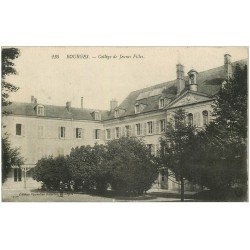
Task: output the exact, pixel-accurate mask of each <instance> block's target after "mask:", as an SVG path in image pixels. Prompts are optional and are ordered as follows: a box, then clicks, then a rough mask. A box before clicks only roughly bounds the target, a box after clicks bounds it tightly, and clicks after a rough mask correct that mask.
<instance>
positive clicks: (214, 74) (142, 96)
mask: <svg viewBox="0 0 250 250" xmlns="http://www.w3.org/2000/svg"><path fill="white" fill-rule="evenodd" d="M236 64H240V65H246V64H247V59H244V60H240V61H237V62H234V63H233V66H235V65H236ZM224 80H225V72H224V66H220V67H217V68H213V69H210V70H206V71H202V72H199V73H198V75H197V83H198V92H200V93H203V94H206V95H208V96H210V97H212V96H214V95H215V94H217V93H218V91H219V89H220V88H221V84H222V82H223V81H224ZM184 81H185V89H184V90H183V91H182V93H184V92H185V91H187V90H188V77H187V76H186V77H185V78H184ZM176 84H177V80H172V81H168V82H163V83H160V84H157V85H153V86H150V87H147V88H143V89H139V90H135V91H133V92H131V93H130V94H129V95H128V96H127V97H126V98H125V100H124V101H123V102H122V103H121V104H120V105H119V106H118V107H117V108H118V109H119V108H121V109H123V110H124V111H123V112H122V114H121V116H120V117H125V116H129V115H135V104H143V107H144V108H143V110H142V112H141V113H146V112H150V111H158V110H159V108H158V103H159V98H161V97H164V98H166V99H167V101H168V103H170V102H171V101H173V100H174V99H176V98H177V97H178V96H177V87H176ZM182 93H181V94H182ZM43 106H44V110H45V115H44V117H50V118H61V119H73V120H90V121H94V116H93V112H94V111H100V112H101V119H102V120H110V119H114V112H111V111H107V110H94V109H81V108H74V107H71V108H70V111H68V110H67V108H66V107H65V106H54V105H43ZM3 111H4V112H5V111H6V112H10V113H12V114H15V115H25V116H34V117H35V116H37V114H36V110H35V105H34V104H33V103H20V102H13V103H12V104H11V105H9V106H6V107H3Z"/></svg>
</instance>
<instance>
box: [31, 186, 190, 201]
mask: <svg viewBox="0 0 250 250" xmlns="http://www.w3.org/2000/svg"><path fill="white" fill-rule="evenodd" d="M31 192H33V193H47V194H56V195H59V192H58V191H44V190H41V189H33V190H31ZM63 194H64V195H73V194H83V195H89V196H92V197H102V198H110V199H114V200H115V201H156V199H158V198H164V199H168V198H169V199H177V200H169V202H178V201H180V198H181V197H180V194H179V193H167V192H152V193H145V194H143V195H126V194H125V195H124V194H119V193H117V192H114V191H112V190H107V191H106V192H105V193H103V194H100V193H98V192H97V191H95V190H94V191H91V192H90V191H78V192H69V191H65V192H63ZM185 199H188V200H187V201H190V199H191V200H192V199H193V195H191V194H185ZM166 201H167V200H166ZM192 201H193V200H192Z"/></svg>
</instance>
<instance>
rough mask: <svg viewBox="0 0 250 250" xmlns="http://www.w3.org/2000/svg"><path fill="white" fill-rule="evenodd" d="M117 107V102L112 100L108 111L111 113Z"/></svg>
mask: <svg viewBox="0 0 250 250" xmlns="http://www.w3.org/2000/svg"><path fill="white" fill-rule="evenodd" d="M117 106H118V102H117V101H116V99H112V100H111V101H110V111H113V110H114V109H115V108H116V107H117Z"/></svg>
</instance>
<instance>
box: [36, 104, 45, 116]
mask: <svg viewBox="0 0 250 250" xmlns="http://www.w3.org/2000/svg"><path fill="white" fill-rule="evenodd" d="M37 115H44V107H43V106H37Z"/></svg>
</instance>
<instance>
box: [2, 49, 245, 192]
mask: <svg viewBox="0 0 250 250" xmlns="http://www.w3.org/2000/svg"><path fill="white" fill-rule="evenodd" d="M236 63H238V64H241V65H244V64H246V63H247V60H241V61H238V62H234V63H232V62H231V56H230V55H228V54H226V55H225V56H224V65H222V66H221V67H218V68H214V69H210V70H207V71H203V72H197V71H196V70H194V69H191V70H190V71H189V72H188V73H187V75H185V72H184V66H183V65H181V64H178V65H177V66H176V79H175V80H173V81H169V82H164V83H161V84H157V85H154V86H151V87H148V88H144V89H140V90H136V91H133V92H131V93H130V94H129V95H128V96H127V98H125V100H124V101H123V102H122V103H121V104H120V105H118V103H117V101H116V100H111V101H110V110H106V111H103V110H90V109H85V108H83V99H81V108H74V107H71V103H70V102H67V103H66V105H65V106H64V107H62V106H52V105H43V104H41V103H39V102H37V100H36V98H34V97H33V96H32V97H31V102H30V103H12V104H11V105H9V106H7V107H6V108H5V111H6V112H7V113H8V115H5V116H3V131H4V132H6V133H7V134H8V135H9V139H10V141H11V145H12V146H15V147H20V152H21V155H22V156H23V157H24V159H25V164H24V165H23V166H22V167H21V170H20V169H18V168H13V171H12V172H11V173H10V175H9V177H8V179H7V181H6V182H5V183H4V185H5V186H6V187H9V188H13V187H31V186H32V187H33V186H35V185H37V183H36V182H35V181H34V180H32V178H31V177H30V176H29V170H30V169H31V168H32V167H34V166H35V164H36V162H37V161H38V160H39V159H40V158H41V157H43V156H48V155H54V156H58V155H67V154H69V153H70V150H71V149H72V148H74V147H77V146H81V145H94V144H95V143H100V144H104V143H106V142H107V141H109V140H113V139H118V138H120V137H122V136H127V137H134V136H135V137H138V138H142V139H143V140H144V142H145V143H146V145H147V146H148V147H149V148H150V149H151V152H152V154H157V153H158V150H159V149H160V138H161V137H162V135H163V134H164V132H165V129H166V123H167V122H168V121H169V120H170V119H171V117H172V115H173V112H175V111H176V110H177V109H179V108H182V109H184V110H185V111H186V113H187V120H188V122H189V123H190V124H193V125H194V126H196V127H197V128H203V127H204V126H205V125H206V124H208V123H209V121H210V120H211V112H212V106H211V104H212V103H213V101H214V98H215V95H216V94H217V93H218V91H219V90H220V88H221V87H223V84H224V83H225V81H226V80H227V79H228V78H229V77H231V76H232V74H233V69H234V66H235V65H236ZM155 186H156V187H158V188H165V189H171V190H175V189H178V188H179V185H178V183H176V181H174V180H171V179H170V178H168V177H167V176H166V175H164V174H162V173H159V177H158V179H157V180H156V183H155Z"/></svg>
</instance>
